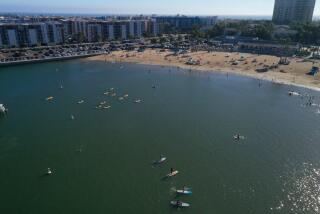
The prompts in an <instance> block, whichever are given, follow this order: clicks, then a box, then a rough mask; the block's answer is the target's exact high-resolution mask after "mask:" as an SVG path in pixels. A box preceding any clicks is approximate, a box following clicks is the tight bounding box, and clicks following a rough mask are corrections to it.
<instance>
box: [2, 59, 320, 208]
mask: <svg viewBox="0 0 320 214" xmlns="http://www.w3.org/2000/svg"><path fill="white" fill-rule="evenodd" d="M123 65H124V67H123V68H122V69H121V68H120V67H121V66H120V64H111V63H110V64H109V63H108V64H105V63H103V62H88V61H86V60H73V61H66V62H53V63H45V64H34V65H24V66H17V67H10V68H0V69H1V70H0V91H1V94H0V103H4V104H6V106H7V107H8V108H9V114H8V115H7V116H6V117H2V118H1V119H0V189H1V194H0V201H1V206H0V213H7V214H19V213H33V214H35V213H46V214H57V213H78V214H82V213H83V214H86V213H95V214H99V213H119V214H122V213H126V214H127V213H139V214H144V213H145V214H147V213H148V214H149V213H159V214H162V213H182V212H183V213H203V214H206V213H208V214H209V213H210V214H211V213H230V214H231V213H232V214H233V213H235V212H236V213H238V214H248V213H260V214H262V213H319V210H318V209H319V207H320V200H319V197H320V163H319V161H320V145H319V137H320V131H319V124H320V123H319V122H320V114H317V111H318V108H319V107H317V106H316V105H314V106H312V107H305V106H304V104H305V103H306V101H307V99H302V98H299V97H289V96H288V95H287V92H288V90H292V89H293V90H298V91H299V92H300V93H308V94H312V95H314V96H316V99H315V102H316V103H320V101H319V94H318V93H316V92H312V91H309V90H304V89H299V88H292V87H290V86H284V85H279V84H273V83H270V82H263V83H262V86H261V87H259V86H258V81H257V80H255V79H251V78H245V77H238V76H231V75H229V77H227V76H226V75H221V74H208V73H203V72H202V73H198V72H189V71H185V70H177V69H175V68H168V67H160V66H146V65H135V64H123ZM149 70H151V72H148V71H149ZM61 85H62V86H63V89H60V86H61ZM153 85H155V86H156V88H155V89H153V88H152V86H153ZM111 87H113V88H114V89H115V92H116V93H117V96H119V95H121V96H122V95H124V94H129V97H128V98H127V99H125V100H123V101H119V100H118V99H117V98H115V97H113V98H112V97H109V96H106V95H104V94H103V93H104V92H105V91H106V90H108V89H109V88H111ZM49 96H53V97H54V99H53V100H52V101H46V100H45V99H46V98H47V97H49ZM135 99H141V100H142V102H141V103H140V104H135V103H133V101H134V100H135ZM80 100H84V101H85V102H84V103H83V104H77V102H78V101H80ZM104 100H105V101H107V104H108V105H111V108H110V109H105V110H101V109H96V108H95V107H96V105H97V104H98V103H100V102H102V101H104ZM71 115H73V116H74V120H71ZM236 133H240V134H242V135H244V136H245V137H246V139H245V140H243V141H239V142H235V141H234V140H233V135H234V134H236ZM161 154H163V155H165V156H166V157H168V161H167V162H166V163H165V164H163V165H162V166H160V167H153V166H152V165H151V163H152V161H154V160H156V159H158V158H159V157H160V155H161ZM48 167H50V168H51V169H52V171H53V175H51V176H45V173H46V172H47V168H48ZM170 167H173V168H175V169H177V170H179V172H180V173H179V174H178V175H177V176H176V177H175V178H173V179H169V180H161V178H162V177H163V176H164V175H166V174H167V173H169V170H170ZM183 185H186V186H188V187H191V188H192V190H193V195H192V196H186V197H180V199H181V200H182V201H184V202H188V203H190V204H191V207H190V208H188V209H185V210H176V209H174V208H172V207H170V205H169V202H170V200H173V199H175V194H174V193H173V191H172V190H173V189H174V188H181V187H182V186H183Z"/></svg>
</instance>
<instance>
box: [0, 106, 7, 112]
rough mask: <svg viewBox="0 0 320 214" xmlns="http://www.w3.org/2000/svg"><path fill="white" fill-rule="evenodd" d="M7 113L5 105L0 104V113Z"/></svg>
mask: <svg viewBox="0 0 320 214" xmlns="http://www.w3.org/2000/svg"><path fill="white" fill-rule="evenodd" d="M6 112H7V109H6V108H5V107H4V105H3V104H0V113H2V114H5V113H6Z"/></svg>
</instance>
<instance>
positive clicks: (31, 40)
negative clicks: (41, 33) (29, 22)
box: [28, 29, 39, 46]
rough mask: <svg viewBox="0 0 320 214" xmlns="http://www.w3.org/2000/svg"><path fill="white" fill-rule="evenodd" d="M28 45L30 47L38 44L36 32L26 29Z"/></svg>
mask: <svg viewBox="0 0 320 214" xmlns="http://www.w3.org/2000/svg"><path fill="white" fill-rule="evenodd" d="M28 40H29V41H28V43H29V45H31V46H34V45H37V44H38V42H39V41H38V32H37V30H36V29H28Z"/></svg>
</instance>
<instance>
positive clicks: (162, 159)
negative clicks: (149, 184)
mask: <svg viewBox="0 0 320 214" xmlns="http://www.w3.org/2000/svg"><path fill="white" fill-rule="evenodd" d="M166 160H167V158H166V157H161V158H160V160H157V161H154V162H153V164H154V165H159V164H162V163H164V162H165V161H166Z"/></svg>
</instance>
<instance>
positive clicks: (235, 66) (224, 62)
mask: <svg viewBox="0 0 320 214" xmlns="http://www.w3.org/2000/svg"><path fill="white" fill-rule="evenodd" d="M189 59H192V60H193V61H197V62H199V64H198V65H187V64H186V62H187V61H188V60H189ZM88 60H99V61H106V62H132V63H140V64H151V65H163V66H174V67H180V68H185V69H191V70H197V71H212V72H224V73H233V74H238V75H244V76H250V77H253V78H257V79H261V80H268V81H273V82H276V83H282V84H288V85H295V86H300V87H305V88H310V89H314V90H318V91H320V76H319V75H318V76H317V75H316V76H309V75H306V73H307V72H309V71H310V69H311V68H312V66H320V61H319V60H318V61H314V60H312V61H308V60H303V59H301V58H289V59H288V60H289V61H290V64H289V65H279V66H277V67H276V68H272V69H269V71H268V72H261V73H259V72H257V71H256V69H261V68H264V67H266V66H269V67H270V66H274V65H277V64H278V62H279V60H280V58H279V57H276V56H269V55H256V54H247V53H237V52H234V53H227V52H210V53H208V52H203V51H201V52H191V53H190V52H188V53H185V54H179V55H174V54H173V52H171V51H164V52H160V51H159V50H149V49H148V50H145V51H144V52H137V51H115V52H112V53H111V54H109V55H99V56H94V57H89V58H88Z"/></svg>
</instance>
